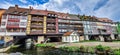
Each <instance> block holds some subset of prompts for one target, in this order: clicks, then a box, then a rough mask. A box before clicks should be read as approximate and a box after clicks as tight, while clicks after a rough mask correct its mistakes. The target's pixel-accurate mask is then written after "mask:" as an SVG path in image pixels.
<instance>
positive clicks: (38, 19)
mask: <svg viewBox="0 0 120 55" xmlns="http://www.w3.org/2000/svg"><path fill="white" fill-rule="evenodd" d="M31 21H43V19H42V18H32V19H31Z"/></svg>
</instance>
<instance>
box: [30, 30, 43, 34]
mask: <svg viewBox="0 0 120 55" xmlns="http://www.w3.org/2000/svg"><path fill="white" fill-rule="evenodd" d="M30 34H43V31H42V30H34V31H31V32H30Z"/></svg>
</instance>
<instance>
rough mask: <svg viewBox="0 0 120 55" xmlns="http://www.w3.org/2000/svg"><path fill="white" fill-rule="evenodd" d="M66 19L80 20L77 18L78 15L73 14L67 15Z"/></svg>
mask: <svg viewBox="0 0 120 55" xmlns="http://www.w3.org/2000/svg"><path fill="white" fill-rule="evenodd" d="M68 17H69V18H70V19H74V20H80V19H79V17H78V15H75V14H69V15H68Z"/></svg>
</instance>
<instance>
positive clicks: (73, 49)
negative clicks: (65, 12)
mask: <svg viewBox="0 0 120 55" xmlns="http://www.w3.org/2000/svg"><path fill="white" fill-rule="evenodd" d="M60 49H61V50H64V51H79V47H73V46H72V47H65V46H64V47H60Z"/></svg>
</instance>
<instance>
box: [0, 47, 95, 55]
mask: <svg viewBox="0 0 120 55" xmlns="http://www.w3.org/2000/svg"><path fill="white" fill-rule="evenodd" d="M0 55H96V54H90V53H80V52H66V51H62V50H59V49H50V48H49V49H48V48H44V49H43V48H33V49H29V50H27V49H25V48H14V49H10V50H9V51H7V52H6V53H0Z"/></svg>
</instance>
